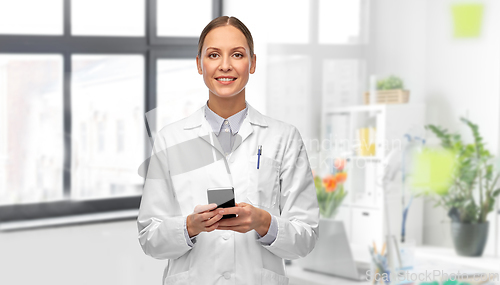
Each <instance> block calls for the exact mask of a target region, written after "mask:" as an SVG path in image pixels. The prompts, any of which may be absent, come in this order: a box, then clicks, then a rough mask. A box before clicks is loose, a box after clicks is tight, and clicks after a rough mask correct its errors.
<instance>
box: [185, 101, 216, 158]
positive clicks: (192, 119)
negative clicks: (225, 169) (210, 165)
mask: <svg viewBox="0 0 500 285" xmlns="http://www.w3.org/2000/svg"><path fill="white" fill-rule="evenodd" d="M195 128H199V130H198V136H199V137H200V138H201V139H203V140H204V141H206V142H207V143H208V144H210V145H211V146H212V147H214V148H215V149H217V150H218V151H219V152H220V155H222V156H224V152H223V151H222V147H221V145H220V143H219V140H218V139H217V137H216V136H215V134H214V132H213V131H212V128H211V127H210V124H209V123H208V121H207V120H206V119H205V106H203V107H201V108H200V109H198V111H197V112H196V113H194V114H193V115H191V116H189V117H188V118H187V120H186V123H185V125H184V130H191V129H195ZM216 160H217V159H216V155H215V154H214V161H216Z"/></svg>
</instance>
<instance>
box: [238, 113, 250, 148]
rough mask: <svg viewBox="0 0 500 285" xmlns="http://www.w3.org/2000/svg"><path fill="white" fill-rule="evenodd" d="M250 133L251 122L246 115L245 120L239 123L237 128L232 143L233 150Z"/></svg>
mask: <svg viewBox="0 0 500 285" xmlns="http://www.w3.org/2000/svg"><path fill="white" fill-rule="evenodd" d="M252 133H253V127H252V124H250V121H249V120H248V116H247V118H245V120H243V123H242V124H241V127H240V130H239V132H238V134H237V135H236V139H235V141H234V145H233V152H234V151H235V150H236V149H237V148H238V147H239V146H240V145H241V143H242V142H243V141H245V139H246V138H248V136H250V135H251V134H252Z"/></svg>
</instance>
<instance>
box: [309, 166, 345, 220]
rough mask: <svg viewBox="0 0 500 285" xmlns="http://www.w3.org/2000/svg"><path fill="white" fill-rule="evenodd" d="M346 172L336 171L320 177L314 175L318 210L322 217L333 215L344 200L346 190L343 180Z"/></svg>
mask: <svg viewBox="0 0 500 285" xmlns="http://www.w3.org/2000/svg"><path fill="white" fill-rule="evenodd" d="M346 177H347V174H346V173H345V172H338V173H336V174H330V175H327V176H325V177H324V178H321V177H319V176H314V185H315V186H316V196H317V198H318V206H319V212H320V214H321V216H322V217H324V218H331V217H333V216H335V214H336V212H337V210H338V208H339V206H340V204H342V201H343V200H344V198H345V196H346V194H347V192H346V191H344V185H343V182H344V181H345V178H346Z"/></svg>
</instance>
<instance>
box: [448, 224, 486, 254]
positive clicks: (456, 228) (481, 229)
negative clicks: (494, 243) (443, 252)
mask: <svg viewBox="0 0 500 285" xmlns="http://www.w3.org/2000/svg"><path fill="white" fill-rule="evenodd" d="M488 228H489V223H488V222H486V223H482V224H465V223H451V236H452V238H453V244H454V245H455V252H456V253H457V254H458V255H461V256H481V255H483V251H484V247H485V246H486V241H487V239H488Z"/></svg>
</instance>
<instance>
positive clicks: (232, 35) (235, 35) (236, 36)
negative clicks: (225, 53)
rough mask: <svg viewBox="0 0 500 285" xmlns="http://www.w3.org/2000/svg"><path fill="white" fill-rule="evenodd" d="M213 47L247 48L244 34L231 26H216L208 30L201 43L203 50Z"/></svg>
mask: <svg viewBox="0 0 500 285" xmlns="http://www.w3.org/2000/svg"><path fill="white" fill-rule="evenodd" d="M209 48H213V49H236V48H244V49H245V50H248V43H247V39H246V38H245V35H243V33H242V32H241V31H240V30H238V29H237V28H235V27H233V26H223V27H217V28H215V29H213V30H211V31H210V32H208V34H207V36H206V37H205V41H204V43H203V50H208V49H209Z"/></svg>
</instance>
